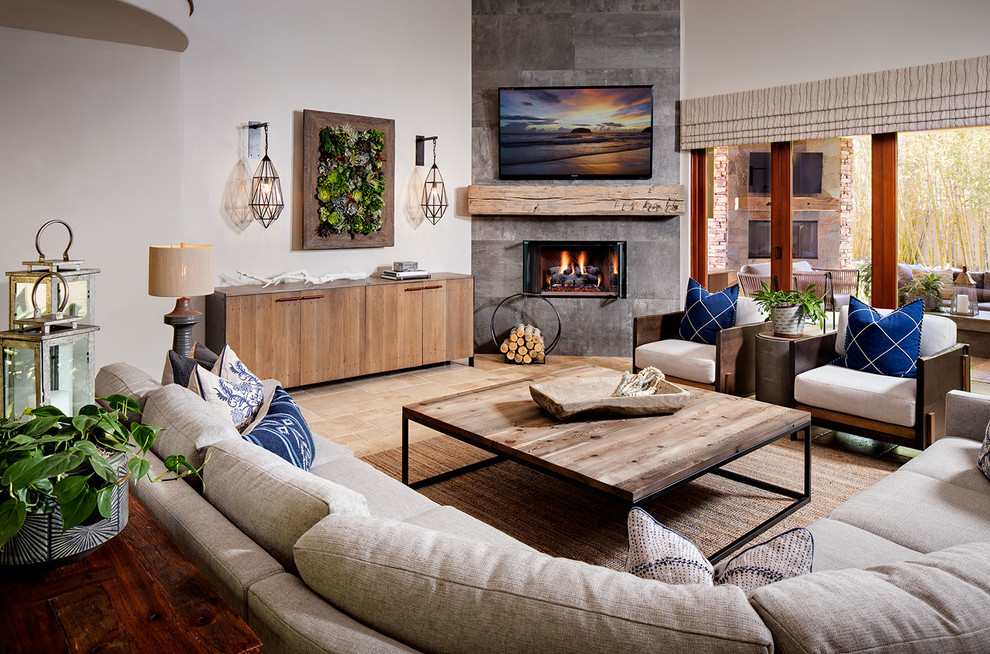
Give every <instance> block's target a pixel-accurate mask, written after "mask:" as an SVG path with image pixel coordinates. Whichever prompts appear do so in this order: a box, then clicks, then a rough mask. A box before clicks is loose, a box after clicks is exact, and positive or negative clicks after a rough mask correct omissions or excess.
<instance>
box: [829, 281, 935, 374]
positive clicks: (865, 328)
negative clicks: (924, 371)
mask: <svg viewBox="0 0 990 654" xmlns="http://www.w3.org/2000/svg"><path fill="white" fill-rule="evenodd" d="M923 316H924V305H923V303H922V302H921V300H917V301H915V302H912V303H911V304H909V305H907V306H905V307H903V308H901V309H898V310H897V311H894V312H893V313H890V314H888V315H886V316H883V317H881V316H880V314H879V313H877V312H876V311H874V310H873V308H872V307H870V306H869V305H868V304H864V303H863V302H860V301H859V300H857V299H856V298H850V300H849V316H848V319H847V320H848V324H847V326H846V333H845V339H846V346H845V349H846V355H845V356H844V357H842V358H840V359H839V360H838V361H836V362H835V363H836V364H838V365H842V366H846V367H847V368H853V369H855V370H862V371H864V372H872V373H875V374H877V375H891V376H894V377H915V376H916V375H917V372H918V366H917V361H918V353H919V352H920V348H921V319H922V317H923Z"/></svg>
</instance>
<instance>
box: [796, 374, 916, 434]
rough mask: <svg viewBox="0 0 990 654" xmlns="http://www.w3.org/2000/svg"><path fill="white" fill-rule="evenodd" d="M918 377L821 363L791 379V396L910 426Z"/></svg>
mask: <svg viewBox="0 0 990 654" xmlns="http://www.w3.org/2000/svg"><path fill="white" fill-rule="evenodd" d="M916 388H917V380H916V379H911V378H909V377H887V376H884V375H874V374H872V373H868V372H862V371H860V370H851V369H849V368H843V367H842V366H821V367H819V368H812V369H811V370H809V371H807V372H802V373H801V374H800V375H798V376H797V377H795V378H794V399H795V400H796V401H797V402H800V403H801V404H807V405H808V406H815V407H819V408H821V409H829V410H830V411H839V412H841V413H848V414H851V415H854V416H860V417H862V418H870V419H872V420H879V421H881V422H887V423H890V424H894V425H902V426H904V427H913V426H914V422H915V402H916V395H917V391H916Z"/></svg>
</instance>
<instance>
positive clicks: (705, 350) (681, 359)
mask: <svg viewBox="0 0 990 654" xmlns="http://www.w3.org/2000/svg"><path fill="white" fill-rule="evenodd" d="M634 358H635V361H636V366H637V367H639V368H646V367H647V366H653V367H655V368H659V369H660V370H661V371H663V374H665V375H667V376H669V377H680V378H681V379H687V380H690V381H694V382H698V383H701V384H714V383H715V346H714V345H707V344H705V343H695V342H694V341H683V340H681V339H679V338H667V339H664V340H662V341H653V342H652V343H647V344H645V345H640V346H639V347H637V348H636V352H635V357H634Z"/></svg>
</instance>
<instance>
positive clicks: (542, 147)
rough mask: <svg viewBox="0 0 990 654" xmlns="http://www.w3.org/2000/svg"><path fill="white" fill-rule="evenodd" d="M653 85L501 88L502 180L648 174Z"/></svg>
mask: <svg viewBox="0 0 990 654" xmlns="http://www.w3.org/2000/svg"><path fill="white" fill-rule="evenodd" d="M652 125H653V89H652V88H651V87H648V86H646V87H644V86H637V87H607V88H606V87H587V88H543V89H535V88H534V89H500V90H499V173H500V177H502V178H503V179H512V178H554V177H557V178H560V177H617V178H627V179H634V178H649V177H650V176H651V175H652V163H653V158H652V145H653V134H652Z"/></svg>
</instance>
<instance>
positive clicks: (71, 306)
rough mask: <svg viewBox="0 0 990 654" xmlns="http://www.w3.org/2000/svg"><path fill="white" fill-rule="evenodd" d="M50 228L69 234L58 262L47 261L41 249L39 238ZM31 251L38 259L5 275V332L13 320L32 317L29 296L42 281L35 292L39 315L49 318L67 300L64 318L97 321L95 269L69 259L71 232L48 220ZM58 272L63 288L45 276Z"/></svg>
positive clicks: (35, 239)
mask: <svg viewBox="0 0 990 654" xmlns="http://www.w3.org/2000/svg"><path fill="white" fill-rule="evenodd" d="M52 225H62V226H63V227H65V229H66V231H68V233H69V243H68V244H67V245H66V246H65V251H64V252H63V253H62V258H61V259H48V258H46V257H45V253H44V252H43V251H42V249H41V234H42V232H44V231H45V230H46V229H47V228H49V227H51V226H52ZM34 247H35V249H36V250H37V251H38V259H37V260H35V261H24V262H23V264H24V265H25V266H26V269H25V270H14V271H10V272H8V273H7V277H8V280H9V297H10V304H9V313H8V316H9V322H8V325H7V328H8V329H14V320H17V319H19V318H28V317H31V315H32V314H33V309H32V306H31V293H32V292H33V289H34V285H35V282H37V281H38V280H40V279H44V281H43V282H42V285H41V287H40V288H39V289H38V306H40V307H41V309H42V313H45V314H51V313H53V312H54V309H55V307H57V306H59V305H60V304H61V303H62V300H64V299H68V304H67V305H66V307H65V312H64V313H65V314H66V315H69V316H75V317H76V318H80V319H85V321H86V322H88V323H93V322H95V321H96V306H95V301H94V299H95V297H96V274H97V273H98V272H100V271H99V270H98V269H96V268H84V267H83V264H84V263H86V262H85V261H83V260H81V259H70V258H69V248H70V247H72V228H71V227H69V225H68V223H66V222H65V221H62V220H49V221H48V222H46V223H45V224H44V225H42V226H41V228H40V229H39V230H38V233H37V234H36V235H35V237H34ZM50 272H57V273H59V274H61V275H62V278H63V279H65V282H66V283H65V286H61V285H59V284H56V283H54V279H55V278H54V277H53V276H50V275H46V273H50Z"/></svg>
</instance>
